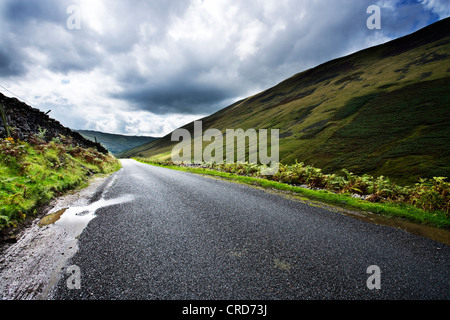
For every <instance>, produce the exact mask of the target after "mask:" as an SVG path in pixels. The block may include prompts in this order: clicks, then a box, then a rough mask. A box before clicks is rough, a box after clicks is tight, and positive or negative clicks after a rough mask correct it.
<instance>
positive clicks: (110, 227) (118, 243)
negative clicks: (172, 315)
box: [54, 160, 450, 300]
mask: <svg viewBox="0 0 450 320" xmlns="http://www.w3.org/2000/svg"><path fill="white" fill-rule="evenodd" d="M111 179H114V180H113V181H112V182H111V183H110V185H109V186H108V188H107V190H104V193H103V196H102V197H103V198H102V199H96V200H97V201H103V206H102V205H101V204H99V205H98V208H96V211H95V218H93V219H92V220H91V221H90V222H89V224H88V225H87V227H86V228H85V229H84V231H83V233H82V234H81V235H80V237H79V239H78V246H79V250H78V251H77V252H76V253H75V255H74V256H73V258H72V259H71V261H70V262H69V264H70V265H71V266H75V267H76V268H77V271H74V278H72V276H70V274H63V276H62V277H61V279H60V280H59V282H58V284H57V286H56V289H55V292H54V298H55V299H108V300H109V299H133V300H135V299H146V300H153V299H158V300H162V299H163V300H174V299H176V300H217V299H220V300H224V299H226V300H229V299H232V300H241V299H245V300H254V299H257V300H264V299H270V300H278V299H285V300H291V299H316V300H317V299H320V300H322V299H396V300H397V299H449V298H450V283H449V279H450V277H449V276H450V264H449V262H450V259H449V258H450V247H449V246H448V245H445V244H443V243H440V242H435V241H433V240H429V239H426V238H423V237H420V236H416V235H412V234H410V233H407V232H405V231H402V230H399V229H396V228H392V227H387V226H380V225H376V224H372V223H368V222H364V221H361V220H358V219H354V218H351V217H349V216H346V215H344V214H340V213H337V212H333V211H330V210H326V209H323V208H320V207H315V206H309V205H307V204H304V203H301V202H298V201H293V200H289V199H287V198H284V197H281V196H279V195H276V194H271V193H270V192H266V191H263V190H259V189H256V188H252V187H250V186H245V185H240V184H236V183H232V182H228V181H223V180H218V179H214V178H209V177H203V176H199V175H194V174H189V173H185V172H179V171H174V170H169V169H165V168H160V167H154V166H150V165H146V164H141V163H138V162H136V161H133V160H123V168H122V169H121V170H120V171H119V172H117V173H116V174H115V175H114V176H113V177H112V178H111ZM97 203H98V202H97ZM105 204H108V205H105ZM370 266H376V267H370ZM368 268H369V270H368ZM75 276H76V277H75ZM69 278H71V279H69ZM69 280H70V281H71V282H70V283H69ZM72 280H73V281H72ZM77 281H79V282H78V283H77Z"/></svg>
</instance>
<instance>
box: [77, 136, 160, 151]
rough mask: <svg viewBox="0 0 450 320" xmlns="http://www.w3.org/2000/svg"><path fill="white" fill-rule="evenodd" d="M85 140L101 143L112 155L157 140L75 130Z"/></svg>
mask: <svg viewBox="0 0 450 320" xmlns="http://www.w3.org/2000/svg"><path fill="white" fill-rule="evenodd" d="M75 131H76V132H78V133H80V134H81V135H82V136H83V137H85V138H86V139H89V140H91V141H97V142H99V143H101V144H102V145H103V146H104V147H105V148H106V149H108V150H109V152H111V153H112V154H114V155H117V154H119V153H120V152H123V151H125V150H127V149H131V148H135V147H137V146H140V145H143V144H145V143H149V142H152V141H155V140H157V139H158V138H155V137H148V136H147V137H146V136H126V135H120V134H111V133H104V132H100V131H93V130H75Z"/></svg>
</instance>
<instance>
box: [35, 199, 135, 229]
mask: <svg viewBox="0 0 450 320" xmlns="http://www.w3.org/2000/svg"><path fill="white" fill-rule="evenodd" d="M133 199H134V197H133V196H132V195H125V196H122V197H119V198H115V199H109V200H105V199H103V198H102V199H100V200H98V201H96V202H94V203H91V204H90V205H87V206H81V207H70V208H64V209H60V210H58V211H56V212H53V213H50V214H48V215H47V216H45V217H43V218H42V219H41V221H40V222H39V226H40V227H43V226H47V225H51V224H54V225H58V226H61V227H64V228H70V229H72V230H74V229H76V230H78V231H79V232H81V231H83V229H84V228H85V227H86V226H87V225H88V223H89V222H90V221H91V220H92V219H93V218H95V212H96V211H97V210H98V209H100V208H104V207H108V206H112V205H116V204H121V203H126V202H130V201H132V200H133Z"/></svg>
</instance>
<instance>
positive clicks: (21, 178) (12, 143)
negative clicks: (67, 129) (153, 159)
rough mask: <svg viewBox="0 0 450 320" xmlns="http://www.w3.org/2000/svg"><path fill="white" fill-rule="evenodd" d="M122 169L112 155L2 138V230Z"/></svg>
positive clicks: (54, 143) (60, 141)
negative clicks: (59, 198) (68, 194)
mask: <svg viewBox="0 0 450 320" xmlns="http://www.w3.org/2000/svg"><path fill="white" fill-rule="evenodd" d="M119 168H120V162H119V161H118V160H117V159H116V158H114V157H113V156H112V155H104V154H102V153H99V152H98V151H97V150H95V149H83V148H80V147H76V146H73V145H71V144H69V143H67V142H66V141H64V139H58V140H57V141H52V142H50V143H48V142H45V141H42V140H39V139H37V138H34V139H31V142H23V141H18V140H14V139H12V138H7V139H3V140H1V141H0V230H3V229H6V228H9V227H12V228H15V227H17V226H18V224H20V223H21V222H23V221H24V220H25V219H26V218H27V217H33V216H35V214H36V213H37V212H38V210H39V208H41V207H42V206H44V205H46V204H48V203H49V202H50V200H52V199H54V198H55V197H56V196H59V195H62V194H63V193H65V192H67V191H69V190H73V189H75V188H79V187H83V186H85V185H86V183H87V182H88V179H89V177H92V176H93V175H103V174H110V173H112V172H114V171H117V170H118V169H119Z"/></svg>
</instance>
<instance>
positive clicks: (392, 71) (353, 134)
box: [121, 18, 450, 183]
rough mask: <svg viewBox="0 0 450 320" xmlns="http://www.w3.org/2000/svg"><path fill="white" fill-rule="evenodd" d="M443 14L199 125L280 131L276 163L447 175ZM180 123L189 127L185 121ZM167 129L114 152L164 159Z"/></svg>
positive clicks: (447, 31) (449, 25)
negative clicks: (154, 137) (163, 133)
mask: <svg viewBox="0 0 450 320" xmlns="http://www.w3.org/2000/svg"><path fill="white" fill-rule="evenodd" d="M449 88H450V18H447V19H444V20H442V21H439V22H436V23H434V24H433V25H430V26H428V27H426V28H424V29H422V30H419V31H417V32H415V33H413V34H411V35H408V36H405V37H402V38H399V39H396V40H393V41H390V42H388V43H385V44H382V45H379V46H376V47H372V48H368V49H365V50H362V51H359V52H357V53H354V54H351V55H349V56H346V57H342V58H339V59H336V60H332V61H329V62H327V63H324V64H322V65H319V66H317V67H315V68H312V69H309V70H306V71H304V72H301V73H298V74H296V75H294V76H292V77H291V78H289V79H287V80H285V81H283V82H281V83H279V84H278V85H276V86H274V87H273V88H270V89H268V90H265V91H263V92H261V93H259V94H256V95H254V96H252V97H248V98H247V99H244V100H241V101H238V102H236V103H234V104H233V105H231V106H228V107H226V108H224V109H222V110H220V111H218V112H217V113H215V114H213V115H211V116H208V117H205V118H203V119H202V121H203V130H206V129H208V128H217V129H220V130H221V131H222V132H225V129H237V128H242V129H249V128H254V129H261V128H274V129H280V161H281V162H282V163H285V164H291V163H294V162H295V161H296V160H297V161H298V162H300V161H301V162H304V163H306V164H310V165H314V166H316V167H319V168H322V170H323V171H324V172H338V171H340V170H341V169H342V168H346V169H348V170H349V171H351V172H354V173H355V174H364V173H367V174H371V175H374V176H379V175H385V176H389V177H390V178H392V179H394V180H395V181H398V182H399V183H414V182H416V180H417V178H419V177H422V178H431V177H433V176H446V177H450V127H449V126H448V124H449V123H450V112H448V106H449V105H450V90H449ZM184 128H186V129H188V130H189V131H191V132H193V123H190V124H188V125H186V126H184ZM170 137H171V134H168V135H167V136H165V137H163V138H161V139H159V140H158V141H154V142H151V143H149V144H146V145H143V146H140V147H137V148H134V149H131V150H129V151H127V152H124V153H122V154H121V156H122V157H133V156H138V155H139V156H144V157H147V158H153V159H165V158H166V159H167V158H170V152H171V149H172V147H173V146H174V145H175V144H176V142H171V141H170Z"/></svg>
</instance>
